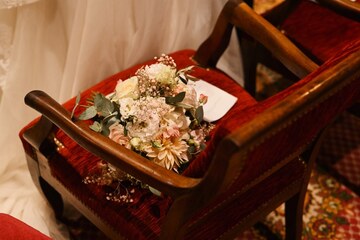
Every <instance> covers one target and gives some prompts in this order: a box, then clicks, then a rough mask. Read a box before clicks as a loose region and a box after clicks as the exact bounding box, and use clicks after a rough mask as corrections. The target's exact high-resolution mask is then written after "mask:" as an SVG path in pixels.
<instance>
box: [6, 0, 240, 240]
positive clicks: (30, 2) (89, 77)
mask: <svg viewBox="0 0 360 240" xmlns="http://www.w3.org/2000/svg"><path fill="white" fill-rule="evenodd" d="M225 2H226V0H171V1H169V0H152V1H149V0H106V1H100V0H38V1H36V0H19V1H14V0H13V1H10V0H0V132H1V135H0V212H5V213H9V214H11V215H13V216H15V217H17V218H19V219H20V220H22V221H24V222H26V223H28V224H29V225H31V226H33V227H35V228H36V229H38V230H40V231H41V232H43V233H45V234H47V235H51V236H52V237H54V238H55V239H66V235H64V234H63V233H62V231H61V227H62V226H61V225H58V224H57V223H56V222H55V220H54V217H53V214H52V212H51V210H50V208H49V206H48V205H47V203H46V202H45V201H44V200H43V199H42V197H41V195H40V194H39V193H38V192H37V190H36V189H35V186H34V185H33V183H32V181H31V178H30V175H29V173H28V170H27V166H26V161H25V155H24V152H23V149H22V146H21V143H20V140H19V137H18V132H19V131H20V129H21V128H22V127H23V126H25V125H26V124H27V123H28V122H29V121H30V120H32V119H33V118H35V117H36V116H38V113H36V112H35V111H34V110H32V109H30V108H29V107H27V106H25V104H24V102H23V98H24V96H25V95H26V93H27V92H29V91H31V90H33V89H41V90H44V91H45V92H47V93H48V94H49V95H51V96H52V97H53V98H55V99H56V100H58V101H60V102H63V101H65V100H66V99H68V98H70V97H72V96H75V95H76V94H77V93H78V92H79V91H81V90H84V89H86V88H88V87H89V86H91V85H93V84H95V83H97V82H99V81H101V80H102V79H104V78H105V77H107V76H109V75H111V74H113V73H116V72H118V71H120V70H122V69H125V68H127V67H129V66H131V65H133V64H135V63H140V62H141V61H144V60H146V59H149V58H152V57H154V56H158V55H160V54H161V53H168V52H172V51H175V50H178V49H183V48H196V47H197V46H198V45H199V44H200V43H201V41H203V40H204V39H205V38H206V37H207V36H208V34H209V33H210V31H211V28H212V26H213V25H214V22H215V20H216V17H217V16H218V14H219V12H220V10H221V8H222V6H223V4H224V3H225ZM233 35H234V34H233ZM230 63H231V64H230ZM219 67H220V68H222V69H223V70H224V71H226V72H227V73H228V74H230V75H231V76H234V77H236V78H237V79H238V80H239V82H240V83H241V75H242V70H241V65H240V60H239V50H238V46H237V44H236V41H235V39H232V44H231V48H230V49H229V50H228V51H227V52H226V54H225V56H224V57H223V58H222V59H221V62H220V63H219Z"/></svg>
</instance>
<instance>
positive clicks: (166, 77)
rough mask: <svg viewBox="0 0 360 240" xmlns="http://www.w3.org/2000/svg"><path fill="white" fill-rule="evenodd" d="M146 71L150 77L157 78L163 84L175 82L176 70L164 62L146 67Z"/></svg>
mask: <svg viewBox="0 0 360 240" xmlns="http://www.w3.org/2000/svg"><path fill="white" fill-rule="evenodd" d="M145 72H146V74H147V75H148V76H149V78H150V79H156V81H158V82H160V83H161V84H169V85H171V84H175V83H176V81H175V73H176V70H175V69H174V68H172V67H170V66H168V65H165V64H162V63H156V64H152V65H150V66H146V67H145Z"/></svg>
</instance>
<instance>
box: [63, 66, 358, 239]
mask: <svg viewBox="0 0 360 240" xmlns="http://www.w3.org/2000/svg"><path fill="white" fill-rule="evenodd" d="M258 72H259V74H258V83H259V85H258V96H257V98H258V99H263V98H266V97H268V96H270V95H272V94H274V93H275V92H277V91H279V90H281V89H282V88H284V87H286V86H288V85H289V84H291V83H289V82H288V81H287V80H285V79H283V78H281V76H279V75H276V74H275V73H273V72H271V71H269V70H268V69H265V68H263V67H260V68H259V71H258ZM327 134H328V135H327V137H326V138H325V142H324V143H323V146H322V148H321V150H320V155H319V157H318V160H317V165H316V167H315V169H314V170H313V173H312V176H311V179H310V183H309V186H308V191H307V195H306V203H305V207H304V216H303V224H304V226H303V239H305V240H308V239H314V240H315V239H316V240H317V239H319V240H320V239H339V240H340V239H341V240H343V239H347V240H350V239H360V197H359V196H358V195H357V194H359V193H360V191H359V189H360V117H355V116H354V115H352V114H349V113H345V114H343V115H342V116H341V117H339V118H338V119H337V120H336V121H335V123H334V124H333V125H332V127H331V128H330V129H329V131H328V133H327ZM356 192H357V194H356ZM284 220H285V219H284V206H283V205H281V206H280V207H279V208H278V209H277V210H276V211H274V212H272V213H271V214H269V215H268V216H267V217H266V218H265V219H264V220H263V221H262V222H260V223H258V224H256V225H255V226H254V227H253V228H251V229H249V230H247V231H245V232H243V233H241V234H239V236H238V237H237V238H236V240H242V239H274V240H275V239H279V240H280V239H284V236H285V228H284ZM67 226H68V228H69V232H70V235H71V239H73V240H88V239H91V240H97V239H99V240H100V239H106V237H105V236H104V235H103V234H102V233H101V232H100V231H98V230H97V229H96V228H95V227H94V226H93V225H92V224H91V223H90V222H88V221H87V220H86V219H85V218H84V217H80V218H78V219H75V220H71V221H70V220H69V221H68V223H67Z"/></svg>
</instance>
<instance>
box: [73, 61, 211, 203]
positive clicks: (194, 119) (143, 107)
mask: <svg viewBox="0 0 360 240" xmlns="http://www.w3.org/2000/svg"><path fill="white" fill-rule="evenodd" d="M191 69H192V67H188V68H185V69H181V70H177V68H176V63H175V62H174V60H173V59H172V58H171V57H169V56H167V55H162V56H161V57H160V58H158V59H157V61H156V63H154V64H152V65H146V66H143V67H141V68H140V69H138V70H137V72H136V73H135V75H134V76H132V77H130V78H129V79H126V80H124V81H123V80H119V81H118V83H117V85H116V88H115V91H114V92H113V93H112V94H109V95H107V96H105V95H103V94H101V93H96V94H94V96H93V99H91V100H90V103H91V104H90V105H89V106H86V109H85V111H84V112H82V113H81V114H80V116H79V119H81V120H87V119H92V120H93V123H92V125H90V128H91V129H92V130H94V131H96V132H99V133H101V134H104V135H106V136H108V137H109V138H110V139H112V140H113V141H115V142H117V143H119V144H120V145H122V146H124V147H126V148H128V149H131V150H133V151H135V152H137V153H139V154H141V155H142V156H144V157H146V158H147V159H149V161H153V162H154V163H156V164H158V165H160V166H162V167H164V168H167V169H169V170H172V171H175V172H178V173H179V172H181V170H182V169H183V167H184V165H186V164H187V163H188V162H189V161H191V159H192V158H193V157H194V156H195V155H196V154H197V153H199V152H200V151H201V150H203V149H204V147H205V141H206V138H207V136H208V134H209V131H210V130H211V128H212V125H211V124H210V123H208V122H205V121H204V120H203V107H202V106H203V105H204V104H205V103H206V102H207V97H206V96H205V95H202V94H200V96H197V93H196V91H195V89H194V88H193V84H194V82H195V81H196V80H197V79H196V78H195V77H193V76H191V75H189V72H190V71H191ZM78 101H79V99H78V100H77V105H76V107H77V106H78ZM99 167H100V168H101V169H102V174H100V175H98V176H97V177H87V178H86V179H85V183H94V182H96V183H99V184H104V185H106V184H109V185H110V184H113V183H114V181H116V182H118V183H119V184H121V183H122V182H124V181H131V182H132V184H134V183H136V184H138V183H139V181H137V180H136V179H134V178H133V177H132V176H130V175H128V174H125V173H123V172H121V171H120V170H117V169H115V168H113V167H112V166H111V165H109V164H108V163H101V164H100V165H99ZM145 187H148V186H145ZM149 188H150V190H152V191H153V192H156V190H155V189H152V188H151V187H149ZM115 196H116V194H110V195H109V196H108V198H109V199H112V200H117V201H119V200H126V201H128V200H129V199H130V200H131V198H129V192H128V191H127V190H126V194H122V195H121V194H120V197H119V196H117V197H115Z"/></svg>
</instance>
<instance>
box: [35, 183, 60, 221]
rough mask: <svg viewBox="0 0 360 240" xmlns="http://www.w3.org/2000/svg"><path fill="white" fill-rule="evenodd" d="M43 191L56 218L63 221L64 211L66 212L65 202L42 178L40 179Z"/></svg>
mask: <svg viewBox="0 0 360 240" xmlns="http://www.w3.org/2000/svg"><path fill="white" fill-rule="evenodd" d="M39 182H40V186H41V190H42V192H43V193H44V196H45V197H46V199H47V201H48V202H49V203H50V206H51V207H52V209H53V210H54V213H55V217H56V218H57V219H58V220H60V221H62V220H63V211H64V202H63V199H62V197H61V195H60V193H58V192H57V191H56V190H55V189H54V188H53V187H52V186H51V185H50V184H49V183H47V182H46V181H45V180H44V179H43V178H42V177H40V178H39Z"/></svg>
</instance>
